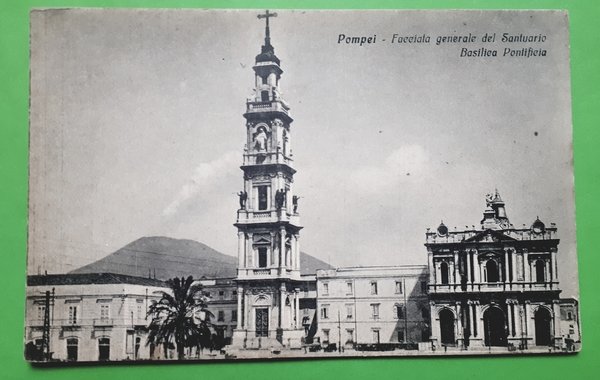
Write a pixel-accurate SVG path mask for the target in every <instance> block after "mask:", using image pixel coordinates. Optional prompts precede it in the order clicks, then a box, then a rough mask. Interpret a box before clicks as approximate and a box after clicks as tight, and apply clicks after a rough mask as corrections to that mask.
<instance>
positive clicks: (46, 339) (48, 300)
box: [42, 288, 54, 361]
mask: <svg viewBox="0 0 600 380" xmlns="http://www.w3.org/2000/svg"><path fill="white" fill-rule="evenodd" d="M51 306H52V307H54V288H52V292H50V291H49V290H46V294H45V302H44V326H43V332H42V354H43V357H44V360H46V361H48V360H50V307H51ZM52 315H54V313H52Z"/></svg>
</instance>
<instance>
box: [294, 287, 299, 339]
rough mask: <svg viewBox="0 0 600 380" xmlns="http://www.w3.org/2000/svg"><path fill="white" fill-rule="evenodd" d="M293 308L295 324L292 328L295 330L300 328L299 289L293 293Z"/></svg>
mask: <svg viewBox="0 0 600 380" xmlns="http://www.w3.org/2000/svg"><path fill="white" fill-rule="evenodd" d="M294 308H295V322H294V328H295V329H297V328H299V326H300V289H298V288H296V289H295V292H294Z"/></svg>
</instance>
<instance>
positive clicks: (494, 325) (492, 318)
mask: <svg viewBox="0 0 600 380" xmlns="http://www.w3.org/2000/svg"><path fill="white" fill-rule="evenodd" d="M506 327H507V326H506V315H505V313H504V311H503V310H502V309H501V308H499V307H498V306H490V307H488V308H487V309H486V310H485V311H484V312H483V330H484V335H483V338H484V343H485V345H486V346H506V344H507V336H508V334H507V329H506Z"/></svg>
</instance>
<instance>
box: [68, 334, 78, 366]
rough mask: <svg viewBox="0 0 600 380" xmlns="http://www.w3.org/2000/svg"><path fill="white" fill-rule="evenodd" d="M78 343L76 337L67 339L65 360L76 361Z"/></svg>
mask: <svg viewBox="0 0 600 380" xmlns="http://www.w3.org/2000/svg"><path fill="white" fill-rule="evenodd" d="M78 345H79V342H78V341H77V338H68V339H67V360H68V361H70V362H76V361H77V357H78V352H77V351H78V349H77V348H78Z"/></svg>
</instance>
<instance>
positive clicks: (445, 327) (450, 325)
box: [440, 309, 456, 345]
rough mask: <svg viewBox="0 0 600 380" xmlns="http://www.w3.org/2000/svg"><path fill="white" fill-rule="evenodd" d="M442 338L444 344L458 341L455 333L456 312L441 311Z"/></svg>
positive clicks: (452, 343)
mask: <svg viewBox="0 0 600 380" xmlns="http://www.w3.org/2000/svg"><path fill="white" fill-rule="evenodd" d="M440 334H441V336H440V340H441V343H442V344H444V345H454V344H455V343H456V339H455V334H454V314H453V313H452V312H451V311H450V310H448V309H443V310H442V311H440Z"/></svg>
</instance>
